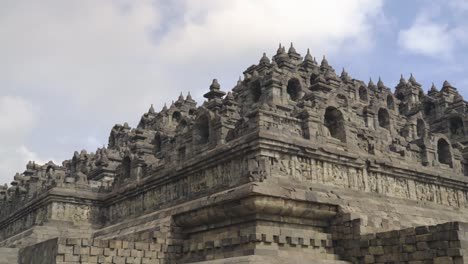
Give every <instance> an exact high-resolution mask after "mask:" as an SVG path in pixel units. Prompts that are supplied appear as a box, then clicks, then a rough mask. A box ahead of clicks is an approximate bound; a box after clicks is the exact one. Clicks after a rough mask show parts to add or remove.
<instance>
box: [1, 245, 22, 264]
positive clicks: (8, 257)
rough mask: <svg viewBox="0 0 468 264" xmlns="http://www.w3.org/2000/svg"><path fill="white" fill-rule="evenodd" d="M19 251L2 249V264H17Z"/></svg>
mask: <svg viewBox="0 0 468 264" xmlns="http://www.w3.org/2000/svg"><path fill="white" fill-rule="evenodd" d="M18 251H19V249H17V248H0V264H17V263H18Z"/></svg>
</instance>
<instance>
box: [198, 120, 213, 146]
mask: <svg viewBox="0 0 468 264" xmlns="http://www.w3.org/2000/svg"><path fill="white" fill-rule="evenodd" d="M194 133H195V135H194V138H195V142H196V143H197V144H206V143H208V141H209V139H210V120H209V118H208V115H202V116H200V117H199V118H198V119H197V121H196V123H195V129H194Z"/></svg>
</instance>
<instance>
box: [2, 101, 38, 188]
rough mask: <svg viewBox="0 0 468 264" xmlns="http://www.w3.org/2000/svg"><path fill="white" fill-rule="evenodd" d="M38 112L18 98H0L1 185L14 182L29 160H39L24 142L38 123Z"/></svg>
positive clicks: (28, 103)
mask: <svg viewBox="0 0 468 264" xmlns="http://www.w3.org/2000/svg"><path fill="white" fill-rule="evenodd" d="M37 111H38V109H37V108H35V107H34V106H33V105H32V104H31V103H30V102H28V101H26V100H25V99H23V98H21V97H17V96H0V146H1V148H0V184H1V183H3V182H9V181H11V180H12V176H13V174H14V173H15V172H16V171H21V172H22V170H24V166H25V165H26V163H27V162H28V161H29V160H38V157H37V155H36V154H35V153H33V152H32V151H30V150H29V149H28V148H27V147H26V146H24V141H25V140H26V138H27V137H28V135H29V134H30V133H31V132H32V130H33V128H34V126H35V124H36V123H37V117H38V115H37Z"/></svg>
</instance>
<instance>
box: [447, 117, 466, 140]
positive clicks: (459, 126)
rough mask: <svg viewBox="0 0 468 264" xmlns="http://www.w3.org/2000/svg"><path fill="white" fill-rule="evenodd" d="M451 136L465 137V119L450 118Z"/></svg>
mask: <svg viewBox="0 0 468 264" xmlns="http://www.w3.org/2000/svg"><path fill="white" fill-rule="evenodd" d="M449 123H450V134H451V135H452V136H461V137H462V136H465V126H464V124H463V119H462V118H461V117H459V116H455V117H452V118H450V120H449Z"/></svg>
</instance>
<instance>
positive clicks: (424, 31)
mask: <svg viewBox="0 0 468 264" xmlns="http://www.w3.org/2000/svg"><path fill="white" fill-rule="evenodd" d="M455 41H456V39H455V38H454V35H453V32H452V31H450V30H449V28H448V26H447V25H442V24H437V23H431V22H425V23H422V22H418V23H416V24H414V25H412V26H411V27H410V28H408V29H406V30H402V31H400V34H399V37H398V44H399V45H400V46H401V47H402V48H404V49H405V50H407V51H410V52H414V53H417V54H422V55H427V56H431V57H443V58H447V57H449V56H450V55H451V54H452V52H453V48H454V42H455Z"/></svg>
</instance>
